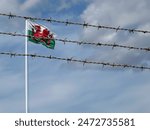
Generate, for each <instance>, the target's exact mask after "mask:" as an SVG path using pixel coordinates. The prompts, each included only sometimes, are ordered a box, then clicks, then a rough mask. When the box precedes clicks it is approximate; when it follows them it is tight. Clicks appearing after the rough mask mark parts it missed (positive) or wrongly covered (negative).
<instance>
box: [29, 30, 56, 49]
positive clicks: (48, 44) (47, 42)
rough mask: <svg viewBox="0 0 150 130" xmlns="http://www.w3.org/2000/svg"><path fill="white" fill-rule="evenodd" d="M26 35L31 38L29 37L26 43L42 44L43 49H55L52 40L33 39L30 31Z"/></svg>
mask: <svg viewBox="0 0 150 130" xmlns="http://www.w3.org/2000/svg"><path fill="white" fill-rule="evenodd" d="M28 35H29V36H31V37H28V41H31V42H33V43H36V44H42V45H44V46H45V47H47V48H50V49H54V47H55V40H54V39H43V38H35V37H34V36H33V32H32V31H31V30H28Z"/></svg>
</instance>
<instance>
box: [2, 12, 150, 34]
mask: <svg viewBox="0 0 150 130" xmlns="http://www.w3.org/2000/svg"><path fill="white" fill-rule="evenodd" d="M0 16H7V17H8V18H9V19H11V18H15V17H16V18H22V19H32V20H41V21H47V22H51V23H52V22H53V23H60V24H65V25H76V26H83V28H85V27H93V28H97V29H98V30H99V29H107V30H115V31H116V32H118V31H128V32H129V33H134V32H137V33H143V34H147V33H150V31H149V30H141V29H129V28H121V27H120V26H118V27H112V26H104V25H94V24H89V23H87V22H84V23H79V22H71V21H70V22H69V21H68V20H67V21H63V20H56V19H53V18H37V17H30V16H21V15H14V14H12V13H9V14H7V13H0Z"/></svg>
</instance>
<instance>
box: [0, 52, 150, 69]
mask: <svg viewBox="0 0 150 130" xmlns="http://www.w3.org/2000/svg"><path fill="white" fill-rule="evenodd" d="M0 55H9V56H10V57H15V56H20V57H22V56H27V57H32V58H46V59H52V60H61V61H67V63H68V62H77V63H82V64H83V66H84V65H85V64H93V65H102V67H105V66H109V67H121V68H132V69H140V70H150V67H146V66H135V65H129V64H117V63H108V62H99V61H88V60H79V59H73V58H62V57H56V56H51V55H50V56H45V55H38V54H21V53H11V52H0Z"/></svg>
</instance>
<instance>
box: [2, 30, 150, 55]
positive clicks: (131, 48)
mask: <svg viewBox="0 0 150 130" xmlns="http://www.w3.org/2000/svg"><path fill="white" fill-rule="evenodd" d="M0 35H10V36H21V37H33V38H34V36H31V35H24V34H18V33H16V32H14V33H11V32H0ZM44 39H48V38H44ZM55 40H56V41H60V42H63V43H64V44H66V43H75V44H78V45H94V46H105V47H112V49H113V48H125V49H129V50H140V51H147V52H150V47H149V48H143V47H134V46H125V45H119V44H116V43H113V44H108V43H101V42H98V43H94V42H84V41H76V40H67V38H65V39H61V38H55Z"/></svg>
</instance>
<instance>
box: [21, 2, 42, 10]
mask: <svg viewBox="0 0 150 130" xmlns="http://www.w3.org/2000/svg"><path fill="white" fill-rule="evenodd" d="M40 2H41V1H40V0H26V1H25V2H24V3H23V4H22V5H21V9H22V10H23V11H25V10H29V9H31V8H33V7H36V6H37V4H38V3H40Z"/></svg>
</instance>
